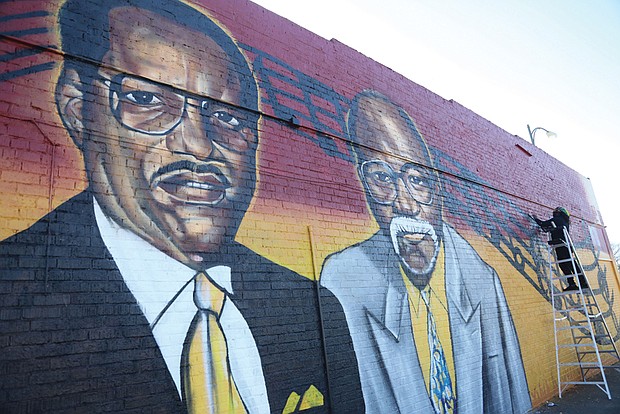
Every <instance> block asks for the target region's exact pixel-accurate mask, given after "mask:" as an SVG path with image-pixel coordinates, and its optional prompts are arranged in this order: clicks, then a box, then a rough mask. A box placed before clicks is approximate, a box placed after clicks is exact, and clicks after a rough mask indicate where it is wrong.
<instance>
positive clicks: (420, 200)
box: [321, 91, 531, 413]
mask: <svg viewBox="0 0 620 414" xmlns="http://www.w3.org/2000/svg"><path fill="white" fill-rule="evenodd" d="M348 121H349V123H348V130H349V134H350V135H351V137H352V139H353V140H354V142H355V143H356V144H359V146H356V155H357V157H356V159H357V165H358V171H359V175H360V179H361V181H362V182H363V183H364V186H365V188H366V194H367V197H368V203H369V205H370V209H371V211H372V214H373V215H374V217H375V219H376V221H377V223H378V224H379V231H378V232H377V233H376V234H374V235H373V236H372V237H370V238H369V239H368V240H365V241H363V242H361V243H359V244H357V245H355V246H353V247H349V248H347V249H345V250H343V251H342V252H338V253H336V254H334V255H333V256H330V257H329V258H328V259H327V261H326V262H325V265H324V267H323V273H322V274H321V283H322V284H323V285H324V286H325V287H327V288H328V289H330V290H331V291H332V292H334V294H335V295H336V296H337V297H338V299H339V300H340V302H341V303H342V305H343V307H344V310H345V313H346V315H347V321H348V323H349V326H350V328H351V333H352V336H353V344H354V346H355V352H356V355H357V359H358V364H359V368H360V379H361V383H362V389H363V392H364V398H365V401H366V408H367V409H368V410H369V411H370V412H384V413H394V412H402V413H413V412H424V413H430V412H435V413H454V412H485V413H490V412H496V413H500V412H514V413H522V412H526V411H527V410H528V409H529V408H530V407H531V404H530V397H529V393H528V388H527V381H526V379H525V372H524V369H523V363H522V361H521V353H520V349H519V342H518V340H517V335H516V331H515V328H514V325H513V322H512V318H511V315H510V310H509V308H508V305H507V303H506V298H505V297H504V292H503V289H502V286H501V282H500V280H499V278H498V276H497V274H496V272H495V271H494V270H493V269H492V268H491V267H490V266H488V265H487V264H486V263H484V261H482V259H480V257H479V255H478V254H477V253H476V251H475V250H474V249H473V248H472V246H471V245H470V244H469V243H468V242H466V241H465V240H464V239H463V238H462V237H461V236H459V235H458V233H457V232H456V231H455V230H454V229H453V228H452V227H450V226H449V225H448V224H447V223H445V222H444V221H443V218H442V199H441V197H440V196H439V195H438V194H439V188H440V186H441V183H440V180H439V177H438V175H437V173H436V172H435V171H434V170H433V169H432V163H431V161H430V154H429V151H428V148H427V146H426V143H425V142H424V140H423V138H422V137H421V136H420V134H419V132H418V130H417V129H416V127H415V125H414V123H413V121H412V119H411V118H410V117H409V115H408V114H407V113H406V112H405V111H403V110H402V109H401V108H399V107H398V106H397V105H395V104H394V103H392V102H391V101H390V100H389V99H388V98H387V97H385V96H383V95H380V94H378V93H376V92H374V91H367V92H364V93H362V94H360V95H358V96H357V97H356V98H355V99H354V101H353V103H352V109H351V112H350V114H349V118H348ZM369 148H372V149H373V150H369ZM377 149H379V151H377ZM437 327H440V328H439V329H438V328H437ZM489 389H493V390H494V391H493V392H492V393H486V394H485V390H489ZM457 390H458V393H457Z"/></svg>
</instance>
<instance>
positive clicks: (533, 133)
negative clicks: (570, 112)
mask: <svg viewBox="0 0 620 414" xmlns="http://www.w3.org/2000/svg"><path fill="white" fill-rule="evenodd" d="M540 129H542V130H543V131H545V132H546V133H547V137H549V138H553V137H556V136H557V135H558V134H556V133H555V132H552V131H549V130H548V129H545V128H543V127H536V128H534V129H532V128H530V124H527V132H529V133H530V141H532V145H534V146H536V141H534V136H535V135H536V131H538V130H540Z"/></svg>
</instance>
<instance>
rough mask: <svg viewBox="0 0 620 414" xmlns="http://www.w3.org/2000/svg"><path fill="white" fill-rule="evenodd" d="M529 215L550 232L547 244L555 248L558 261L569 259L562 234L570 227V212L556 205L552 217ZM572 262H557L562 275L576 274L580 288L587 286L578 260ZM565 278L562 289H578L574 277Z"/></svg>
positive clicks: (565, 241) (567, 244) (566, 243)
mask: <svg viewBox="0 0 620 414" xmlns="http://www.w3.org/2000/svg"><path fill="white" fill-rule="evenodd" d="M531 217H532V219H534V221H536V223H537V224H538V225H539V226H540V228H541V229H543V230H544V231H546V232H548V233H550V234H551V239H550V240H549V245H550V246H552V247H553V248H554V249H555V253H556V257H557V259H558V261H561V260H566V259H570V252H569V250H568V249H569V247H568V246H569V243H568V241H567V240H566V237H565V236H564V229H565V228H566V233H568V231H569V227H570V214H569V212H568V210H566V209H565V208H564V207H557V208H556V209H555V210H553V217H552V218H550V219H549V220H544V221H543V220H540V219H538V218H537V217H536V216H534V215H532V216H531ZM574 263H575V267H574V268H573V262H571V261H568V262H562V263H559V265H560V269H561V270H562V273H564V276H569V275H575V274H576V275H577V276H578V277H579V284H580V285H581V288H582V289H586V288H588V281H587V279H586V278H585V276H584V274H583V269H582V268H581V265H580V264H579V261H575V262H574ZM566 280H567V282H568V286H567V287H566V288H565V289H564V291H565V292H566V291H571V290H579V287H578V286H577V284H576V283H575V278H574V277H569V278H567V279H566Z"/></svg>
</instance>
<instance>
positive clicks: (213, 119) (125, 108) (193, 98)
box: [99, 73, 253, 152]
mask: <svg viewBox="0 0 620 414" xmlns="http://www.w3.org/2000/svg"><path fill="white" fill-rule="evenodd" d="M99 80H100V81H101V82H103V83H104V84H105V85H106V86H107V87H108V89H109V91H110V93H109V104H110V110H111V111H112V114H113V115H114V117H115V118H116V120H117V121H118V122H119V123H120V124H121V125H123V126H124V127H125V128H127V129H129V130H132V131H136V132H140V133H143V134H147V135H158V136H164V135H168V134H170V133H171V132H172V131H173V130H174V129H175V128H176V127H177V126H179V124H181V122H183V118H184V117H185V114H186V112H187V106H188V105H190V106H193V107H195V108H198V109H199V111H200V114H201V115H202V117H203V119H205V128H206V131H207V133H211V132H214V134H213V136H209V139H212V140H213V141H215V142H217V143H219V144H220V145H222V146H223V147H225V148H227V149H229V150H233V151H236V152H244V151H247V150H248V149H249V148H250V146H251V142H252V141H253V139H252V138H251V137H248V136H247V134H245V133H243V132H242V129H243V128H245V127H246V125H248V121H247V119H245V117H244V115H243V113H242V110H240V109H238V108H236V107H234V106H232V105H229V104H225V103H222V102H219V101H217V100H215V99H211V98H208V97H204V96H199V95H193V94H188V93H186V92H184V91H181V90H179V89H177V88H173V87H170V86H167V85H162V84H160V83H157V82H152V81H149V80H146V79H142V78H137V77H133V76H130V75H127V74H124V73H119V74H117V75H115V76H113V77H112V78H111V79H108V78H106V77H103V76H99Z"/></svg>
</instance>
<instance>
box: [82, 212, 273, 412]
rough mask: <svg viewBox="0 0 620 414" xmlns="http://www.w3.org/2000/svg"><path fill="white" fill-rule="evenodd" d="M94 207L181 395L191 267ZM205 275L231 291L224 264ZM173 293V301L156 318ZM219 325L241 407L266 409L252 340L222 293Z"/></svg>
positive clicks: (190, 309)
mask: <svg viewBox="0 0 620 414" xmlns="http://www.w3.org/2000/svg"><path fill="white" fill-rule="evenodd" d="M94 206H95V217H96V220H97V226H98V227H99V231H100V233H101V237H102V239H103V241H104V243H105V245H106V247H107V248H108V250H109V251H110V253H111V254H112V257H113V258H114V261H115V262H116V265H117V266H118V269H119V270H120V272H121V275H122V276H123V279H124V281H125V283H126V284H127V286H128V287H129V289H130V290H131V293H132V294H133V295H134V297H135V298H136V300H137V301H138V304H139V306H140V308H141V309H142V312H143V313H144V315H145V316H146V319H147V320H148V321H149V323H150V324H151V329H152V331H153V336H154V337H155V340H156V341H157V345H158V346H159V349H160V351H161V353H162V355H163V357H164V360H165V361H166V365H167V366H168V370H169V371H170V374H171V375H172V378H173V379H174V382H175V384H176V386H177V391H178V392H179V396H181V397H182V391H181V352H182V351H183V342H184V341H185V337H186V335H187V331H188V328H189V326H190V324H191V322H192V319H193V318H194V315H195V314H196V311H197V308H196V305H195V304H194V300H193V293H194V283H193V278H194V276H195V275H196V270H194V269H192V268H190V267H188V266H186V265H184V264H183V263H181V262H179V261H177V260H175V259H173V258H171V257H170V256H168V255H166V254H165V253H163V252H162V251H160V250H158V249H157V248H155V247H154V246H153V245H151V244H149V243H148V242H146V241H145V240H143V239H142V238H140V237H139V236H137V235H136V234H135V233H133V232H131V231H129V230H127V229H124V228H122V227H121V226H119V225H118V224H117V223H116V222H115V221H113V220H112V219H110V218H108V217H106V216H105V214H104V213H103V211H102V210H101V207H100V206H99V205H98V204H97V201H96V200H95V201H94ZM205 273H207V275H208V276H209V277H210V278H211V279H212V280H213V281H214V282H215V283H216V284H217V285H218V286H220V287H221V288H223V289H224V290H225V291H226V293H228V294H232V293H233V289H232V284H231V276H230V268H229V267H228V266H214V267H211V268H209V269H206V270H205ZM177 293H178V296H177V297H176V299H174V302H172V304H171V305H170V306H169V307H168V309H167V310H166V311H165V312H164V313H163V315H161V316H160V313H162V311H163V310H164V308H165V307H166V305H168V303H169V302H170V301H171V300H172V299H173V298H174V296H175V295H177ZM158 317H159V319H158ZM220 324H221V326H222V330H223V332H224V335H225V336H226V344H227V346H228V356H229V361H230V369H231V372H232V375H233V378H234V380H235V384H236V385H237V389H238V391H239V395H241V398H242V399H243V402H244V403H245V406H246V407H247V409H248V411H249V412H250V413H258V414H261V413H266V414H267V413H269V412H270V409H269V399H268V397H267V387H266V385H265V378H264V375H263V369H262V365H261V361H260V355H259V353H258V348H257V347H256V342H255V341H254V337H253V336H252V333H251V332H250V328H249V327H248V325H247V323H246V321H245V319H243V316H242V315H241V313H240V312H239V309H237V307H236V306H235V304H234V303H233V302H232V300H230V299H228V297H227V299H226V300H225V302H224V306H223V308H222V312H221V313H220Z"/></svg>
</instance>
